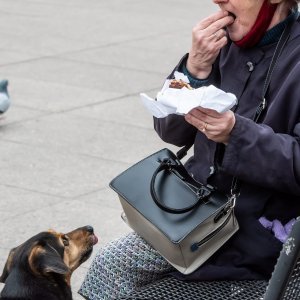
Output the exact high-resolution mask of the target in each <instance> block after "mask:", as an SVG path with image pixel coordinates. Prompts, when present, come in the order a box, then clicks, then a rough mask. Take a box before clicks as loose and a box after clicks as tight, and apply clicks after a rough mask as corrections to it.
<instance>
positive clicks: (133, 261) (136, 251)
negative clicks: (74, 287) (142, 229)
mask: <svg viewBox="0 0 300 300" xmlns="http://www.w3.org/2000/svg"><path fill="white" fill-rule="evenodd" d="M172 270H174V269H173V267H172V266H171V265H170V264H169V263H168V262H167V261H166V260H165V259H164V258H163V257H161V256H160V255H159V253H158V252H157V251H156V250H154V249H153V248H152V247H151V246H150V245H149V244H147V242H146V241H145V240H144V239H142V238H141V237H139V236H138V235H137V234H136V233H130V234H128V235H126V236H125V237H122V238H120V239H118V240H115V241H112V242H110V243H109V244H108V245H106V246H105V247H103V248H102V249H100V251H99V252H98V253H97V255H96V257H95V258H94V260H93V261H92V264H91V266H90V268H89V270H88V272H87V274H86V277H85V279H84V281H83V283H82V286H81V288H80V290H79V292H78V293H79V294H80V295H82V296H83V297H84V298H86V299H90V300H92V299H99V300H100V299H118V298H121V297H124V296H126V295H128V294H130V293H131V292H132V291H135V290H138V289H139V288H140V287H142V286H144V285H145V284H148V283H150V282H154V281H156V280H158V279H160V278H162V277H163V276H164V275H165V274H167V273H168V272H170V271H172Z"/></svg>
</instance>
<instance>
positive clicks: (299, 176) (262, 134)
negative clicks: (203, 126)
mask: <svg viewBox="0 0 300 300" xmlns="http://www.w3.org/2000/svg"><path fill="white" fill-rule="evenodd" d="M222 169H223V170H224V171H225V172H227V173H230V174H232V175H234V176H236V177H237V178H239V179H241V180H242V181H247V182H250V183H253V184H255V185H258V186H264V187H266V188H271V189H277V190H279V191H281V192H286V193H292V194H296V195H299V196H300V120H299V123H298V124H296V126H295V127H294V130H293V135H288V134H279V133H275V132H274V131H273V129H272V128H271V127H269V126H267V125H264V124H256V123H254V122H253V121H252V120H249V119H247V118H244V117H241V116H239V115H236V124H235V127H234V129H233V131H232V134H231V138H230V142H229V144H228V145H227V147H226V150H225V153H224V157H223V161H222Z"/></svg>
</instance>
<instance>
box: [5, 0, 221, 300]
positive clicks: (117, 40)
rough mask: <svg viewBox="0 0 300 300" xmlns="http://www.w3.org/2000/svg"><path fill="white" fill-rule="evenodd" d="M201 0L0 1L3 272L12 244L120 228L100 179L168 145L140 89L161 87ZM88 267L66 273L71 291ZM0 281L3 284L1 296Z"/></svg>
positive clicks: (184, 45)
mask: <svg viewBox="0 0 300 300" xmlns="http://www.w3.org/2000/svg"><path fill="white" fill-rule="evenodd" d="M214 9H215V8H214V5H213V3H212V1H210V0H201V1H200V0H198V1H196V0H184V1H182V0H160V1H146V0H109V1H104V0H89V1H86V0H64V1H62V0H0V36H1V42H0V78H7V79H9V82H10V85H9V91H10V94H11V98H12V101H13V102H12V106H11V108H10V110H9V111H8V112H7V113H6V114H5V115H3V116H2V117H0V155H1V160H0V169H1V175H0V178H1V180H0V189H1V199H0V219H1V227H0V269H2V267H3V265H4V262H5V257H6V256H7V254H8V251H9V249H10V248H12V247H13V246H16V245H18V244H20V243H22V242H23V241H24V240H25V239H27V238H29V237H30V236H32V235H34V234H36V233H38V232H40V231H43V230H47V229H48V228H53V229H56V230H58V231H62V232H64V231H70V230H72V229H74V228H76V227H79V226H82V225H86V224H90V225H93V226H94V228H95V231H96V233H97V235H98V236H99V237H100V242H99V244H98V245H97V246H96V249H95V250H97V249H99V247H100V246H101V245H103V244H105V243H106V242H108V241H110V240H111V239H114V238H117V237H119V236H121V235H122V234H124V233H126V232H128V231H129V229H128V228H127V227H126V225H124V224H123V223H122V221H121V219H120V213H121V208H120V205H119V203H118V200H117V197H116V195H115V194H114V192H112V191H111V190H110V189H109V187H108V183H109V181H110V180H111V179H112V178H113V177H114V176H115V175H117V174H118V173H120V172H121V171H123V170H124V169H125V168H127V167H128V166H130V165H131V164H133V163H134V162H136V161H138V160H140V159H141V158H143V157H144V156H145V155H148V154H149V153H151V152H153V151H155V150H157V149H160V148H161V147H163V146H165V145H164V143H163V142H162V141H160V140H159V138H158V137H157V135H156V134H155V133H154V130H153V128H152V117H151V116H150V115H149V114H148V113H147V112H146V111H145V109H144V108H143V107H142V105H141V104H140V102H139V96H138V95H139V93H140V92H147V93H149V94H150V95H151V94H152V95H155V93H156V92H157V91H158V90H159V89H160V87H161V86H162V83H163V81H164V78H165V77H166V75H168V73H169V72H170V71H171V69H172V68H173V66H174V65H175V64H176V63H177V61H178V60H179V58H180V57H181V55H182V54H184V53H185V52H187V51H188V50H189V46H190V36H191V28H192V26H193V25H194V24H195V23H196V22H197V21H198V20H199V19H200V18H202V17H203V16H205V15H207V13H209V12H211V11H213V10H214ZM89 263H90V261H88V262H87V263H85V264H84V265H83V266H81V267H80V268H79V269H78V270H77V271H76V272H75V274H74V276H73V279H72V285H73V290H74V299H81V297H80V296H78V295H77V294H76V293H75V292H76V290H77V289H78V287H79V285H80V282H81V281H82V279H83V277H84V274H85V272H86V270H87V267H88V265H89ZM1 288H2V285H1V286H0V289H1Z"/></svg>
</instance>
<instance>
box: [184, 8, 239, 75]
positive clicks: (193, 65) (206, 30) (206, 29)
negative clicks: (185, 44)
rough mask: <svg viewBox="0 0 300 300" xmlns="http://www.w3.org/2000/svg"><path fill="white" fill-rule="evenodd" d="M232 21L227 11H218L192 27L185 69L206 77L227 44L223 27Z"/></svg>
mask: <svg viewBox="0 0 300 300" xmlns="http://www.w3.org/2000/svg"><path fill="white" fill-rule="evenodd" d="M233 21H234V19H233V17H232V16H229V15H228V12H225V11H219V12H217V13H215V14H213V15H211V16H210V17H208V18H206V19H204V20H203V21H201V22H199V23H198V24H197V25H196V26H195V27H194V29H193V35H192V48H191V50H190V53H189V58H188V60H187V69H188V71H189V72H190V73H191V74H192V75H193V76H195V77H196V78H198V79H205V78H207V77H208V75H209V74H210V72H211V69H212V65H213V63H214V62H215V60H216V58H217V56H218V55H219V53H220V50H221V48H223V47H224V46H225V45H226V44H227V36H226V31H225V30H224V29H223V28H224V27H226V26H227V25H229V24H231V23H232V22H233Z"/></svg>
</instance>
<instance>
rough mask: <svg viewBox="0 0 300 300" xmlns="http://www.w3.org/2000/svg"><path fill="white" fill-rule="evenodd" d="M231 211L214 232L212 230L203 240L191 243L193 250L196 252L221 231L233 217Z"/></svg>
mask: <svg viewBox="0 0 300 300" xmlns="http://www.w3.org/2000/svg"><path fill="white" fill-rule="evenodd" d="M231 215H232V214H231V211H230V214H229V216H228V217H227V219H226V220H225V221H224V223H223V224H222V225H221V226H219V227H218V228H217V229H215V230H214V231H213V232H211V233H210V234H209V235H207V236H206V237H205V238H204V239H203V240H201V241H200V242H197V243H194V244H192V245H191V251H192V252H195V251H197V250H198V249H199V248H200V247H201V246H202V245H203V244H205V243H206V242H208V241H209V240H210V239H211V238H213V237H214V236H215V235H216V234H217V233H218V232H220V231H221V230H222V229H223V228H224V227H225V226H226V225H227V224H228V222H229V221H230V217H231Z"/></svg>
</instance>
